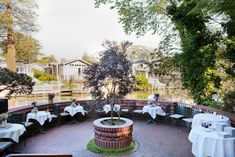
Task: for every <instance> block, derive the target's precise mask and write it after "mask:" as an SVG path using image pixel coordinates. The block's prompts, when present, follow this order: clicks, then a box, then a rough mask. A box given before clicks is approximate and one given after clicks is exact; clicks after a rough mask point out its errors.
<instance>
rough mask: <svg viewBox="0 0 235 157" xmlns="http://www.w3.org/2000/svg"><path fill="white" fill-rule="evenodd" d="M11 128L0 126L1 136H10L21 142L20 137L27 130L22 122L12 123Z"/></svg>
mask: <svg viewBox="0 0 235 157" xmlns="http://www.w3.org/2000/svg"><path fill="white" fill-rule="evenodd" d="M10 125H11V127H9V128H0V138H10V139H12V140H13V141H15V142H17V143H18V142H19V137H20V136H21V135H22V134H23V133H24V132H25V130H26V129H25V127H24V126H23V125H21V124H10Z"/></svg>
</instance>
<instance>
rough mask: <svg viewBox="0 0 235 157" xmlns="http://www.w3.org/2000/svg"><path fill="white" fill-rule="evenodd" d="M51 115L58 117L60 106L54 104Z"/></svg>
mask: <svg viewBox="0 0 235 157" xmlns="http://www.w3.org/2000/svg"><path fill="white" fill-rule="evenodd" d="M53 114H55V115H57V116H58V115H60V104H54V106H53Z"/></svg>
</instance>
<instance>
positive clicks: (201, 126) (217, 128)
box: [188, 113, 235, 157]
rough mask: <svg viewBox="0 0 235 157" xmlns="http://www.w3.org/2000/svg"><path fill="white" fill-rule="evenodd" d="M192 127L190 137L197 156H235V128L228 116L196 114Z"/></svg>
mask: <svg viewBox="0 0 235 157" xmlns="http://www.w3.org/2000/svg"><path fill="white" fill-rule="evenodd" d="M191 127H192V128H191V131H190V133H189V136H188V139H189V140H190V141H191V143H192V153H193V154H194V155H195V156H196V157H235V128H233V127H231V126H230V121H229V118H228V117H226V116H223V115H216V114H210V113H200V114H196V115H195V116H194V117H193V121H192V126H191Z"/></svg>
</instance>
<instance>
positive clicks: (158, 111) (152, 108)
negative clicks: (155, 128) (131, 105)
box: [143, 105, 164, 119]
mask: <svg viewBox="0 0 235 157" xmlns="http://www.w3.org/2000/svg"><path fill="white" fill-rule="evenodd" d="M146 112H148V113H149V114H150V115H151V117H152V118H153V119H155V118H156V116H157V114H158V115H162V114H163V113H164V111H163V110H162V108H161V107H160V106H151V105H145V106H144V107H143V113H146Z"/></svg>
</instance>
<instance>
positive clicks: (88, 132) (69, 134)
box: [20, 120, 193, 157]
mask: <svg viewBox="0 0 235 157" xmlns="http://www.w3.org/2000/svg"><path fill="white" fill-rule="evenodd" d="M92 122H93V120H86V121H84V122H81V123H80V124H78V125H77V124H72V125H62V126H60V127H56V128H53V129H50V130H48V131H47V133H46V134H39V135H36V136H34V137H32V138H29V139H28V140H27V145H26V146H23V144H22V145H21V146H20V151H21V152H22V153H72V154H73V156H74V157H101V156H103V155H99V154H95V153H92V152H89V151H88V150H87V149H86V145H87V143H88V141H89V140H90V139H92V138H93V136H94V133H93V125H92ZM188 133H189V132H188V131H186V129H185V128H182V127H176V126H174V125H169V124H161V123H160V124H157V125H156V124H146V122H145V121H134V131H133V137H134V138H135V139H136V140H137V142H138V143H139V147H138V149H137V150H136V151H135V152H133V153H131V154H123V155H121V156H122V157H193V155H192V153H191V143H190V141H189V140H188Z"/></svg>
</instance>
